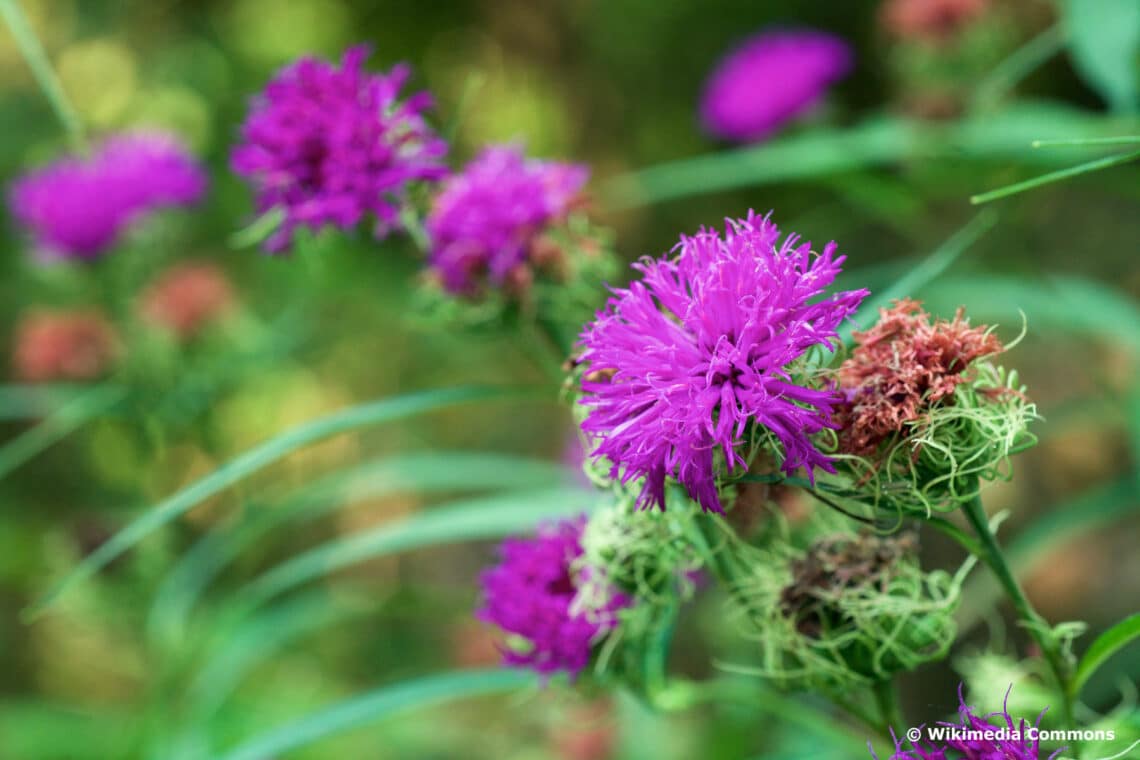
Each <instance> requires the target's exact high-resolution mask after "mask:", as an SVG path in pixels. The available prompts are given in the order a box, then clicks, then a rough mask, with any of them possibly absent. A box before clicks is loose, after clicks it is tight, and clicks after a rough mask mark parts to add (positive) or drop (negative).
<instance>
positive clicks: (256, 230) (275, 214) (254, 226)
mask: <svg viewBox="0 0 1140 760" xmlns="http://www.w3.org/2000/svg"><path fill="white" fill-rule="evenodd" d="M284 221H285V211H284V209H281V208H271V209H269V210H268V211H266V212H265V213H264V214H262V215H261V216H259V217H257V218H256V219H254V220H253V221H252V222H250V223H249V224H248V225H246V226H245V227H243V228H242V229H240V230H238V231H237V232H235V233H233V234H232V235H230V239H229V244H230V248H234V249H241V248H252V247H253V246H255V245H260V244H261V243H262V242H264V240H265V239H266V238H267V237H269V236H270V235H272V234H273V233H274V232H276V231H277V228H278V227H280V226H281V223H282V222H284Z"/></svg>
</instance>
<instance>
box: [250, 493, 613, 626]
mask: <svg viewBox="0 0 1140 760" xmlns="http://www.w3.org/2000/svg"><path fill="white" fill-rule="evenodd" d="M593 497H594V494H593V492H591V491H586V490H584V489H580V488H559V489H546V490H542V491H528V492H523V493H517V492H514V493H508V494H503V495H496V496H492V497H484V498H478V499H468V500H464V501H460V502H456V503H454V504H451V505H449V506H444V507H436V508H433V509H429V510H426V511H424V512H419V513H417V514H415V515H412V516H411V517H408V518H405V519H402V520H398V521H395V522H393V523H391V524H387V525H382V526H380V527H379V528H376V529H374V530H370V531H366V532H364V533H359V534H356V535H351V536H346V537H341V538H336V539H333V540H332V541H330V542H328V543H327V544H324V545H322V546H319V547H317V548H315V549H311V550H309V551H307V552H305V553H304V554H301V555H299V556H297V557H294V558H293V559H291V560H288V561H287V562H285V563H283V564H281V565H278V566H277V567H275V568H273V569H272V570H270V571H268V572H266V573H265V574H264V575H262V576H261V577H259V578H257V579H256V580H254V581H253V582H251V583H250V584H249V585H248V586H246V587H245V589H243V590H242V591H240V592H239V594H241V595H242V596H243V597H245V598H246V599H247V600H248V601H249V603H250V604H251V605H257V604H261V603H263V602H265V601H266V600H267V599H270V598H271V597H274V596H276V595H278V594H281V593H283V592H285V591H288V590H290V589H293V588H296V587H297V586H300V585H301V584H304V583H307V582H309V581H311V580H315V579H317V578H320V577H322V576H325V575H327V574H328V573H331V572H334V571H336V570H340V569H343V568H345V567H348V566H350V565H353V564H356V563H358V562H363V561H365V560H369V559H375V558H377V557H382V556H385V555H388V554H393V553H396V552H404V551H409V550H412V549H418V548H422V547H425V546H434V545H437V544H443V543H451V542H456V541H474V540H479V539H490V538H500V537H502V536H507V535H511V534H514V533H522V532H526V531H529V530H531V529H533V528H535V527H536V526H537V525H539V524H541V523H543V522H545V521H547V520H551V519H553V518H558V517H569V516H572V515H575V514H580V513H582V512H588V511H590V509H591V507H592V506H593V504H592V498H593Z"/></svg>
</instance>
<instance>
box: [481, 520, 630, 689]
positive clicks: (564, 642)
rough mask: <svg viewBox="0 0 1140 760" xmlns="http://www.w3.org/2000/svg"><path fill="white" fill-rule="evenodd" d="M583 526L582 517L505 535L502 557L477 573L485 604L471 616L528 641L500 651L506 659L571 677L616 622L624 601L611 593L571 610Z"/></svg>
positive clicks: (518, 664)
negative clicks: (526, 534) (597, 605)
mask: <svg viewBox="0 0 1140 760" xmlns="http://www.w3.org/2000/svg"><path fill="white" fill-rule="evenodd" d="M585 526H586V518H585V517H584V516H583V517H580V518H578V519H575V520H565V521H562V522H560V523H557V524H554V525H548V526H545V527H543V528H541V529H539V531H538V535H537V536H535V537H534V538H532V539H518V538H513V539H508V540H507V541H504V542H503V544H502V546H501V547H500V554H501V562H500V563H499V564H498V565H496V566H495V567H493V568H491V569H489V570H487V571H485V572H484V573H483V574H482V576H481V578H480V580H481V582H482V585H483V595H484V603H483V607H482V608H481V609H479V611H478V612H477V613H476V616H477V617H478V618H479V619H480V620H483V621H485V622H488V623H493V624H494V625H497V626H498V627H499V628H501V629H503V630H504V631H506V632H507V633H510V634H514V635H515V636H519V637H521V638H523V639H526V640H527V642H529V648H528V649H527V650H526V651H518V650H516V649H507V650H506V651H504V653H503V656H504V659H505V661H506V662H507V664H509V665H516V666H523V667H528V668H531V669H533V670H535V671H537V672H538V673H541V674H543V675H549V674H552V673H555V672H557V671H565V672H566V673H568V674H569V675H570V676H571V677H574V676H576V675H577V674H578V673H580V672H581V671H582V670H583V669H584V668H585V667H586V666H587V665H588V664H589V662H590V650H591V647H592V645H593V643H594V642H595V641H596V640H597V638H598V637H599V636H600V635H601V634H603V633H605V632H607V631H609V630H610V629H612V628H613V627H614V626H615V625H616V624H617V615H616V613H617V611H618V610H619V609H621V608H622V607H625V606H626V605H628V604H629V602H630V600H629V599H628V597H626V596H625V595H623V594H620V593H613V594H611V595H610V597H609V600H608V603H607V604H606V605H605V607H604V608H602V609H591V610H579V609H576V607H575V601H576V599H577V595H578V588H579V583H578V581H579V579H580V578H579V577H578V572H577V571H576V568H575V567H574V563H575V560H577V559H578V558H579V557H581V556H582V545H581V536H582V530H583V529H584V528H585Z"/></svg>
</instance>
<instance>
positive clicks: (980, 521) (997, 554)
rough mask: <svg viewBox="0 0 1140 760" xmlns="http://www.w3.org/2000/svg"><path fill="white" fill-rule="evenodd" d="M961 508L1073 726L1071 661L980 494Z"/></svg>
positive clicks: (1064, 716) (1067, 721)
mask: <svg viewBox="0 0 1140 760" xmlns="http://www.w3.org/2000/svg"><path fill="white" fill-rule="evenodd" d="M962 511H963V513H965V515H966V519H967V520H968V521H969V523H970V525H971V527H973V529H974V532H975V533H977V534H978V539H979V541H980V544H981V546H980V549H981V553H980V554H978V555H977V556H978V559H980V560H982V561H983V562H985V563H986V564H987V565H988V566H989V568H990V570H992V571H993V574H994V576H995V577H996V578H997V580H998V583H1000V584H1001V586H1002V588H1003V589H1005V592H1006V594H1007V595H1008V596H1009V598H1010V601H1012V602H1013V607H1014V610H1015V611H1016V612H1017V617H1018V620H1020V621H1021V624H1022V625H1023V626H1024V627H1025V629H1026V630H1027V631H1029V635H1030V636H1032V637H1033V640H1034V641H1036V642H1037V645H1038V646H1040V647H1041V652H1042V654H1043V655H1044V657H1045V660H1046V662H1047V663H1048V664H1049V670H1050V671H1051V672H1052V674H1053V678H1054V679H1055V680H1056V682H1057V691H1058V695H1059V696H1060V698H1061V717H1062V720H1063V721H1064V724H1065V727H1066V728H1073V727H1074V724H1073V703H1072V699H1071V697H1070V695H1069V679H1070V676H1071V672H1070V671H1071V669H1070V666H1069V664H1068V663H1067V662H1066V661H1065V657H1064V655H1063V654H1062V652H1061V648H1060V645H1059V643H1058V642H1057V639H1056V637H1055V636H1054V635H1053V633H1052V631H1051V630H1050V628H1049V624H1048V623H1046V622H1045V619H1044V618H1043V617H1041V615H1040V614H1038V612H1037V611H1036V610H1035V609H1033V605H1032V604H1031V603H1030V602H1029V599H1028V598H1026V596H1025V592H1024V591H1022V590H1021V585H1020V584H1018V582H1017V578H1015V577H1014V575H1013V571H1012V570H1011V569H1010V567H1009V563H1007V562H1006V560H1005V555H1004V554H1003V553H1002V550H1001V547H1000V546H998V542H997V538H996V537H995V536H994V533H993V531H992V530H990V523H989V520H988V519H987V517H986V511H985V509H984V508H983V507H982V498H981V496H980V495H976V496H974V498H972V499H970V500H969V501H968V502H966V503H965V504H964V505H963V507H962Z"/></svg>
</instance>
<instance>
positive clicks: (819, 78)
mask: <svg viewBox="0 0 1140 760" xmlns="http://www.w3.org/2000/svg"><path fill="white" fill-rule="evenodd" d="M853 59H854V56H853V54H852V52H851V48H850V46H848V44H847V43H846V42H844V41H843V40H842V39H840V38H839V37H835V36H834V35H831V34H827V33H826V32H820V31H816V30H812V29H789V30H781V31H771V32H763V33H761V34H758V35H756V36H754V37H752V38H750V39H748V40H747V41H745V42H744V43H743V44H742V45H741V46H740V47H738V48H736V49H735V50H734V51H732V52H731V53H729V54H728V56H726V57H725V58H724V60H723V61H721V63H720V64H719V65H718V66H717V68H716V70H715V71H714V72H713V74H712V76H710V77H709V80H708V82H707V83H706V84H705V90H704V95H703V98H702V101H701V120H702V122H703V123H704V126H705V129H707V130H708V131H709V132H710V133H711V134H713V135H715V136H717V137H723V138H725V139H728V140H733V141H737V142H752V141H756V140H762V139H764V138H765V137H768V136H769V135H771V134H772V133H773V132H775V131H776V130H777V129H779V128H780V127H781V126H783V125H784V124H785V123H786V122H788V121H789V120H791V119H793V118H795V117H796V116H799V115H801V114H802V113H804V112H805V111H807V110H809V109H810V108H811V107H812V106H813V105H815V104H816V103H817V102H818V101H819V100H820V99H821V98H822V97H823V94H824V92H825V91H826V90H827V87H828V86H829V85H831V84H832V83H834V82H836V81H838V80H840V79H842V78H843V77H845V76H847V74H848V73H849V72H850V71H851V68H852V65H853Z"/></svg>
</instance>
